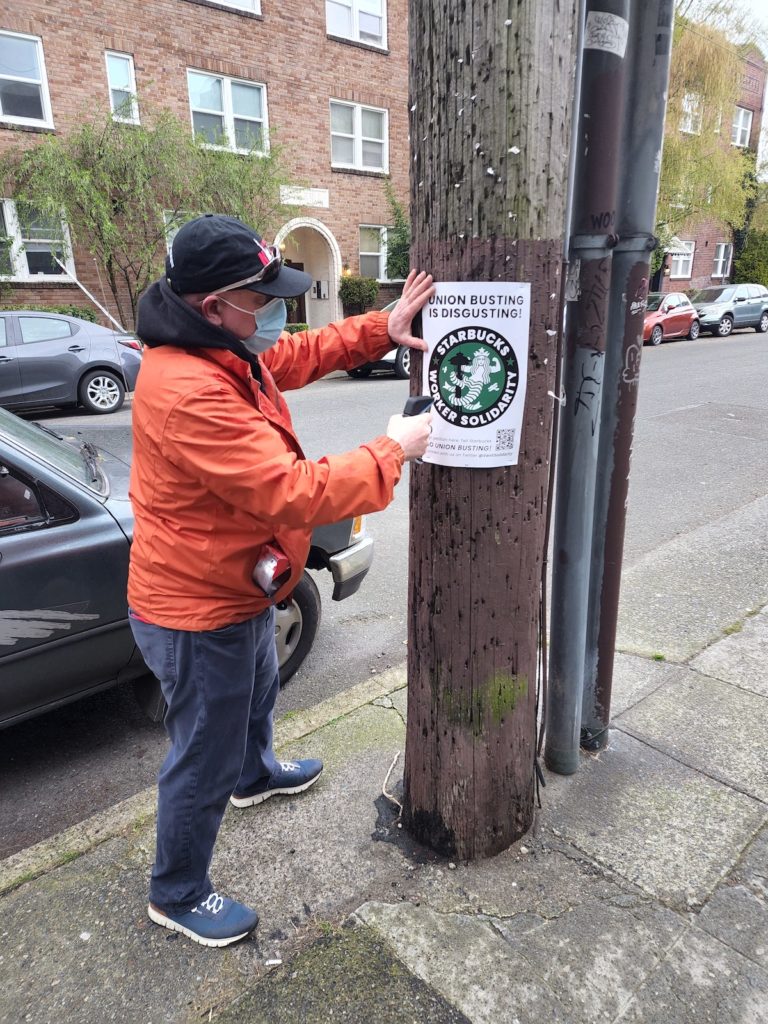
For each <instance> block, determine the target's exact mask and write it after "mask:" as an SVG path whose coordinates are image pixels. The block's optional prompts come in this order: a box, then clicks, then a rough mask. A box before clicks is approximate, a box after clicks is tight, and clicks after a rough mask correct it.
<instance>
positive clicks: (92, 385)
mask: <svg viewBox="0 0 768 1024" xmlns="http://www.w3.org/2000/svg"><path fill="white" fill-rule="evenodd" d="M77 394H78V397H79V398H80V404H81V405H82V406H83V407H84V408H85V409H87V410H88V412H91V413H94V414H95V415H104V414H105V413H108V412H117V410H118V409H119V408H120V407H121V406H122V404H123V402H124V401H125V385H124V384H123V382H122V381H121V380H120V378H119V377H118V376H117V374H116V373H112V371H111V370H92V371H91V372H90V373H86V375H85V376H84V377H83V379H82V380H81V381H80V387H79V388H78V389H77Z"/></svg>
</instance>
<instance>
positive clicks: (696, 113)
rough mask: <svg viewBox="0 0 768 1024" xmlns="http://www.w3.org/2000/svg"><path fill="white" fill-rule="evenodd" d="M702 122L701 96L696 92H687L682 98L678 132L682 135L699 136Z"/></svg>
mask: <svg viewBox="0 0 768 1024" xmlns="http://www.w3.org/2000/svg"><path fill="white" fill-rule="evenodd" d="M702 121H703V114H702V110H701V96H699V94H698V93H696V92H687V93H686V94H685V96H683V109H682V116H681V118H680V131H681V132H683V134H684V135H701V125H702Z"/></svg>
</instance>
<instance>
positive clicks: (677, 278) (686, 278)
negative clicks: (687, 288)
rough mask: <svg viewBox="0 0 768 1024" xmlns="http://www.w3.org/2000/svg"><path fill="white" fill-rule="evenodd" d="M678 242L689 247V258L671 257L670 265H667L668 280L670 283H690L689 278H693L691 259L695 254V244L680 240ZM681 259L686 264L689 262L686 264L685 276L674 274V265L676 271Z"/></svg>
mask: <svg viewBox="0 0 768 1024" xmlns="http://www.w3.org/2000/svg"><path fill="white" fill-rule="evenodd" d="M680 241H681V244H682V245H687V246H689V250H688V251H689V252H690V256H672V257H671V258H670V265H669V279H670V281H690V279H691V277H692V276H693V257H694V255H695V253H696V243H695V242H689V241H683V240H682V239H681V240H680ZM683 259H684V260H685V261H686V262H688V261H689V260H690V262H689V263H688V273H687V274H681V273H677V274H675V273H674V270H675V264H678V269H679V263H680V261H681V260H683Z"/></svg>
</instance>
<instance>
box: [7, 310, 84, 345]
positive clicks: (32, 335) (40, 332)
mask: <svg viewBox="0 0 768 1024" xmlns="http://www.w3.org/2000/svg"><path fill="white" fill-rule="evenodd" d="M19 327H20V328H21V340H22V341H23V342H24V344H27V343H29V342H33V341H52V340H53V339H55V338H69V337H71V335H72V331H71V330H70V327H69V321H68V320H58V319H54V318H53V317H50V316H20V317H19Z"/></svg>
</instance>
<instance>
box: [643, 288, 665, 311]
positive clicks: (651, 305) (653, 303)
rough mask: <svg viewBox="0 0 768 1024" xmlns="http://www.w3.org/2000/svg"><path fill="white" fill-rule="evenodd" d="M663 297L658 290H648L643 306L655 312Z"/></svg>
mask: <svg viewBox="0 0 768 1024" xmlns="http://www.w3.org/2000/svg"><path fill="white" fill-rule="evenodd" d="M663 298H664V296H663V295H662V294H661V293H660V292H649V294H648V301H647V303H646V306H645V308H646V309H647V310H648V311H649V312H651V313H653V312H655V310H657V309H658V308H659V306H660V305H661V300H662V299H663Z"/></svg>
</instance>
